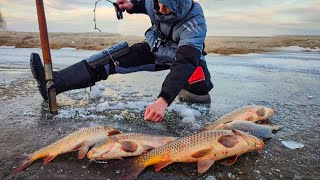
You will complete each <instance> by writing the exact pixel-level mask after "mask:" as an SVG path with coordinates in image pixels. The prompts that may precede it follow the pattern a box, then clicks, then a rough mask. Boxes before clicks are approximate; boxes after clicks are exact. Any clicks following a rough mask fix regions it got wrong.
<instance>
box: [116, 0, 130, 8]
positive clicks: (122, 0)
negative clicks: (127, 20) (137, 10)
mask: <svg viewBox="0 0 320 180" xmlns="http://www.w3.org/2000/svg"><path fill="white" fill-rule="evenodd" d="M116 3H117V4H118V6H119V8H120V9H125V10H131V9H132V8H133V4H132V3H131V2H130V1H129V0H117V2H116Z"/></svg>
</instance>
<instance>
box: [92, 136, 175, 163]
mask: <svg viewBox="0 0 320 180" xmlns="http://www.w3.org/2000/svg"><path fill="white" fill-rule="evenodd" d="M176 139H177V138H176V137H168V136H159V135H150V134H143V133H125V134H118V135H115V136H113V137H112V138H110V139H108V140H107V141H106V142H103V143H100V144H97V145H96V146H94V147H93V148H92V149H91V150H90V151H89V152H88V154H87V157H88V158H89V159H91V160H108V159H121V158H123V157H129V156H138V155H140V154H142V153H143V152H145V151H148V150H150V149H153V148H156V147H159V146H162V145H164V144H166V143H168V142H170V141H174V140H176Z"/></svg>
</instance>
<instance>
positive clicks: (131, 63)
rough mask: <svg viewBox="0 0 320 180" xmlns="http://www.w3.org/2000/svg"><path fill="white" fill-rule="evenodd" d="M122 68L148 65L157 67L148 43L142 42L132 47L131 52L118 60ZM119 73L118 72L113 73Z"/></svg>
mask: <svg viewBox="0 0 320 180" xmlns="http://www.w3.org/2000/svg"><path fill="white" fill-rule="evenodd" d="M116 61H118V62H119V66H120V67H122V68H132V69H134V68H135V67H136V68H138V67H142V66H147V65H152V66H155V56H154V54H153V53H151V52H150V47H149V45H148V43H146V42H142V43H137V44H133V45H132V46H130V52H129V53H128V54H126V55H124V56H121V57H119V58H118V59H116ZM112 73H117V72H111V74H112Z"/></svg>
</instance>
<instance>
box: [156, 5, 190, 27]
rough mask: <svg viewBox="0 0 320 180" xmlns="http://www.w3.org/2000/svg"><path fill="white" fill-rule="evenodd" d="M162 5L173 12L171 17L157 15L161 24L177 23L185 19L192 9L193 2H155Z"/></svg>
mask: <svg viewBox="0 0 320 180" xmlns="http://www.w3.org/2000/svg"><path fill="white" fill-rule="evenodd" d="M158 1H159V2H160V3H162V4H163V5H165V6H166V7H167V8H169V9H170V10H171V11H172V14H171V15H160V14H156V18H157V19H158V20H159V21H161V22H176V21H179V20H181V19H183V18H184V17H185V16H186V15H187V14H188V12H189V11H190V9H191V7H192V3H193V2H192V0H154V1H153V2H154V5H155V3H158Z"/></svg>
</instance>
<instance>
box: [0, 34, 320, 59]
mask: <svg viewBox="0 0 320 180" xmlns="http://www.w3.org/2000/svg"><path fill="white" fill-rule="evenodd" d="M143 40H144V37H141V36H122V35H119V34H111V33H98V32H90V33H61V32H59V33H49V42H50V47H51V48H52V49H61V48H66V47H67V48H76V49H84V50H102V49H105V48H107V47H110V46H112V45H114V44H116V43H117V42H120V41H127V42H128V43H129V44H130V45H131V44H134V43H138V42H142V41H143ZM0 46H15V47H16V48H39V47H40V42H39V33H36V32H10V31H9V32H7V31H4V32H3V31H2V32H1V33H0ZM288 46H299V47H303V48H311V49H315V48H317V47H318V48H320V36H302V35H284V36H272V37H270V36H266V37H262V36H261V37H257V36H254V37H241V36H207V38H206V49H205V50H206V52H207V53H215V54H221V55H231V54H248V53H259V52H269V51H272V49H273V48H275V47H288Z"/></svg>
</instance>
